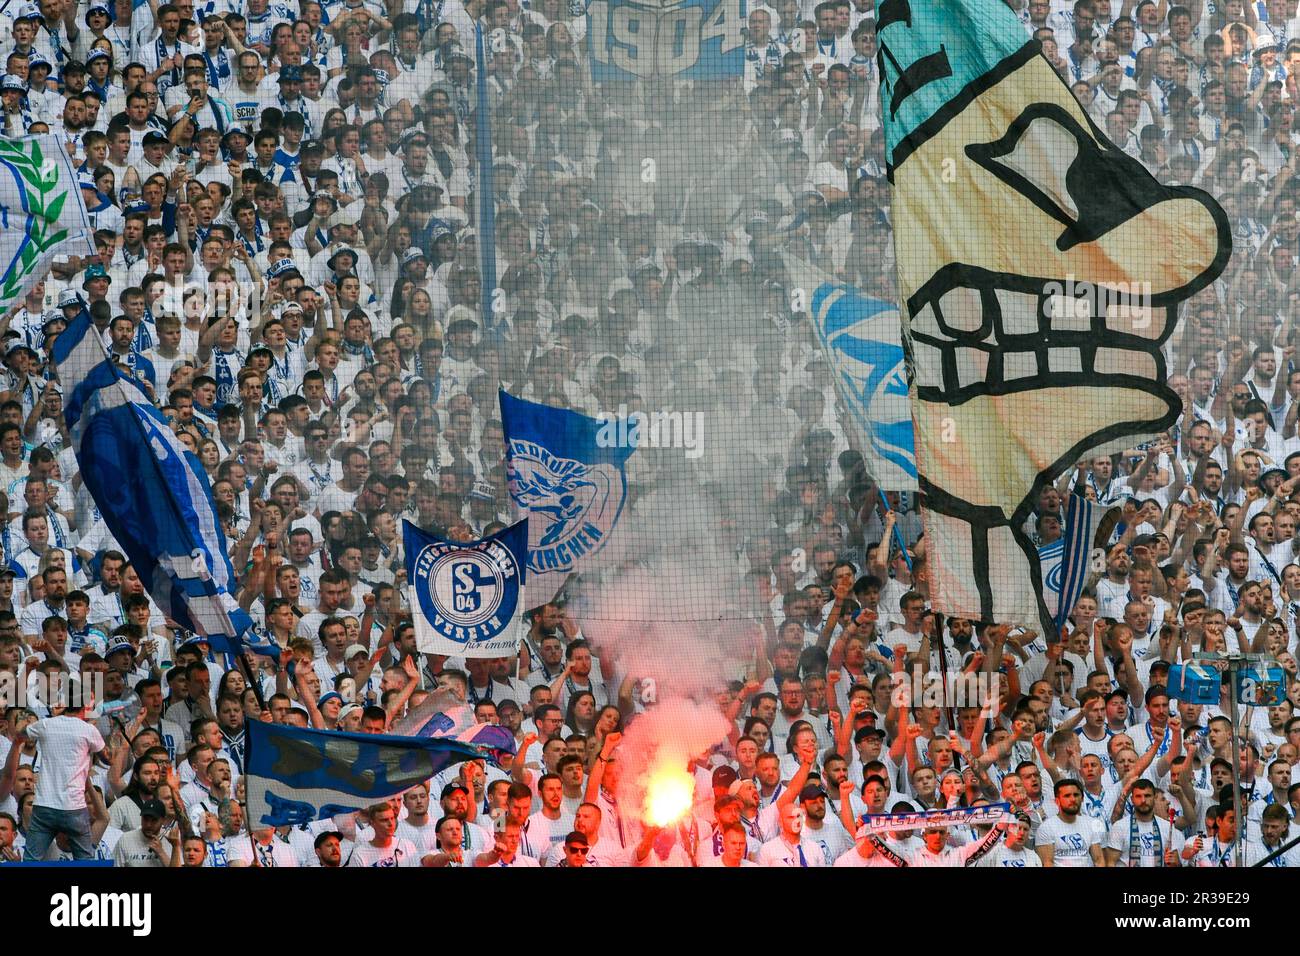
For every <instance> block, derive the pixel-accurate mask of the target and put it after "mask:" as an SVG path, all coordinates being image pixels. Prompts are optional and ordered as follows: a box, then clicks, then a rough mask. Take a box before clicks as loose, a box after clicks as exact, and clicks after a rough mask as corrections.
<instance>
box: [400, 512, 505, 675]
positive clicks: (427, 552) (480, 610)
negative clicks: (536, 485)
mask: <svg viewBox="0 0 1300 956" xmlns="http://www.w3.org/2000/svg"><path fill="white" fill-rule="evenodd" d="M402 528H403V532H402V534H403V543H404V550H405V553H406V579H407V581H408V582H409V583H408V587H409V588H410V597H411V607H412V609H414V610H415V612H416V613H415V615H414V616H415V642H416V647H418V648H419V650H420V651H421V653H424V654H446V655H449V656H455V657H509V656H511V655H512V654H514V653H516V652H517V651H518V649H519V639H518V636H517V634H516V632H515V631H514V630H513V629H512V628H511V627H510V623H511V621H513V620H514V616H515V610H516V608H517V607H518V605H519V589H520V586H521V585H523V584H524V575H525V573H526V571H525V568H526V566H527V564H526V562H527V560H528V521H527V519H525V520H523V521H520V522H517V523H516V524H514V525H511V526H510V527H509V528H506V529H505V530H504V531H500V532H498V533H497V534H494V535H489V536H488V537H486V538H483V539H482V540H480V541H447V540H445V539H443V538H440V537H438V536H437V535H433V534H429V533H428V532H427V531H422V530H420V529H419V528H417V527H416V526H415V525H413V524H411V522H409V521H403V522H402Z"/></svg>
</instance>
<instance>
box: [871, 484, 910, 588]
mask: <svg viewBox="0 0 1300 956" xmlns="http://www.w3.org/2000/svg"><path fill="white" fill-rule="evenodd" d="M876 494H878V495H880V503H881V504H882V505H884V506H885V511H886V512H888V511H890V510H891V509H890V507H889V499H888V498H886V497H885V490H884V489H883V488H881V487H880V486H879V485H876ZM894 538H895V539H896V540H897V541H898V550H900V551H902V552H903V560H904V561H906V562H907V571H908V573H909V574H910V573H911V572H912V556H911V555H909V554H908V553H907V545H906V544H904V543H903V529H902V528H900V527H899V526H898V522H897V521H895V522H894ZM885 565H886V566H888V565H889V562H888V561H886V562H885Z"/></svg>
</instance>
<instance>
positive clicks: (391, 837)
mask: <svg viewBox="0 0 1300 956" xmlns="http://www.w3.org/2000/svg"><path fill="white" fill-rule="evenodd" d="M367 816H369V817H370V825H371V827H372V828H373V829H374V836H372V837H371V838H370V839H369V840H367V841H365V842H364V843H358V844H357V845H356V847H355V848H354V849H353V850H352V854H351V855H350V856H349V857H348V861H347V863H345V864H344V866H350V867H359V866H369V867H391V866H419V865H420V854H419V853H418V852H417V851H416V849H415V844H414V843H412V842H411V841H410V840H407V839H404V838H402V837H398V836H397V835H396V834H397V811H396V810H394V809H393V808H392V807H391V806H390V805H389V804H387V803H377V804H375V805H374V806H372V807H371V808H370V809H369V810H368V811H367Z"/></svg>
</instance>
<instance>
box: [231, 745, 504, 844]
mask: <svg viewBox="0 0 1300 956" xmlns="http://www.w3.org/2000/svg"><path fill="white" fill-rule="evenodd" d="M498 748H499V745H498V742H497V741H495V740H493V741H492V742H491V743H490V744H475V743H469V742H466V741H463V740H458V739H456V738H455V737H437V736H432V737H394V736H390V735H388V734H350V733H344V732H341V731H331V730H306V729H303V728H299V727H290V726H288V725H286V724H270V723H266V722H264V721H260V720H250V721H249V722H248V750H247V754H246V760H245V769H244V774H245V780H247V784H246V786H247V796H248V819H249V823H250V825H251V826H253V827H262V826H285V825H288V826H297V825H299V824H303V823H310V822H311V821H313V820H325V819H328V818H330V817H333V816H336V815H338V814H343V813H351V812H353V811H354V810H361V809H364V808H365V807H368V806H370V805H372V804H375V803H379V802H381V801H383V800H385V799H387V798H388V797H391V796H393V795H395V794H399V793H402V792H403V791H406V790H409V789H410V788H411V787H414V786H415V785H416V784H419V783H423V782H424V781H425V780H428V779H429V778H430V777H432V776H433V775H434V774H436V773H438V772H439V771H440V770H442V769H443V768H444V767H446V766H448V765H449V764H453V763H460V762H462V761H465V760H476V759H479V758H483V759H487V760H492V761H494V762H495V759H496V758H495V754H496V753H497V751H498Z"/></svg>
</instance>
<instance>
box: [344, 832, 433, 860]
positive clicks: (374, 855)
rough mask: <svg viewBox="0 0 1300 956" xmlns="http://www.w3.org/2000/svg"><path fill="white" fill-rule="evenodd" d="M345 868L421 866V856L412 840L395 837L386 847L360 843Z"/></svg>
mask: <svg viewBox="0 0 1300 956" xmlns="http://www.w3.org/2000/svg"><path fill="white" fill-rule="evenodd" d="M344 865H345V866H372V867H378V866H419V865H420V854H419V852H418V851H417V850H416V849H415V844H414V843H412V842H411V841H410V840H404V839H401V838H399V837H394V838H393V841H392V842H391V843H389V844H388V846H386V847H382V848H381V847H377V846H375V845H374V844H373V843H370V842H369V841H367V842H365V843H358V844H357V845H356V847H355V848H353V850H352V855H351V856H350V857H348V860H347V863H345V864H344Z"/></svg>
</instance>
